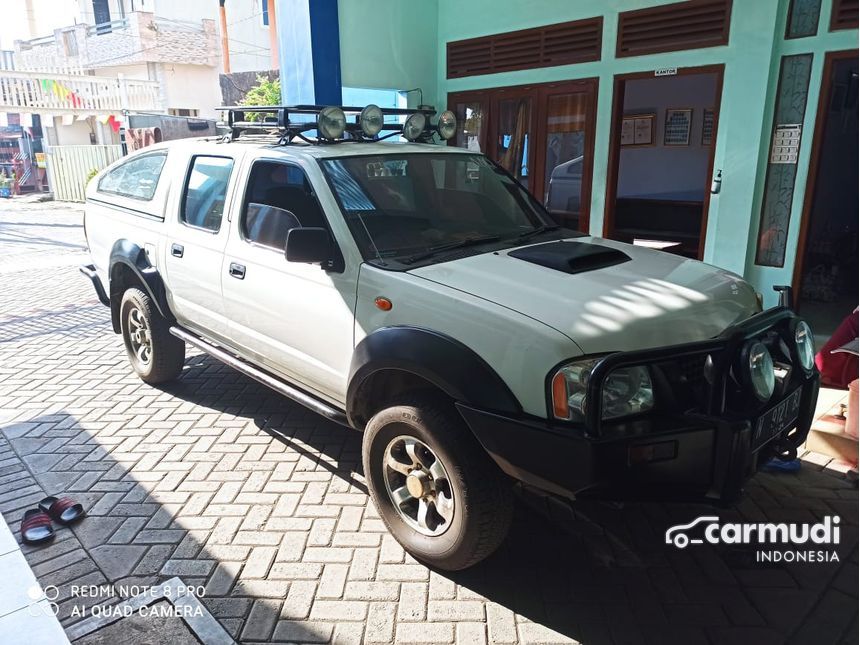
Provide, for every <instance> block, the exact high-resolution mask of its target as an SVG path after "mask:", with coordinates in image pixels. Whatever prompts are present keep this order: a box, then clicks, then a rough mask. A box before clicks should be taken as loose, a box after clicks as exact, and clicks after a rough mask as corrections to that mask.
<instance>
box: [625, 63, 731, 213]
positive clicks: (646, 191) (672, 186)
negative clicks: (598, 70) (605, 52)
mask: <svg viewBox="0 0 860 645" xmlns="http://www.w3.org/2000/svg"><path fill="white" fill-rule="evenodd" d="M715 96H716V75H715V74H698V75H695V76H666V77H660V78H646V79H636V80H630V81H627V82H626V84H625V89H624V113H625V114H637V113H645V114H648V113H656V118H655V132H654V142H655V145H653V146H646V147H639V148H631V147H626V146H625V147H622V148H621V156H620V165H619V172H618V196H619V197H642V196H646V195H657V196H662V197H668V196H669V195H672V194H674V195H676V196H677V198H679V199H684V198H688V199H702V198H703V197H704V189H705V184H706V182H707V181H708V179H709V178H707V177H706V174H707V172H708V161H709V158H710V147H709V146H703V145H702V113H703V109H704V108H713V107H715V105H714V103H715ZM667 108H693V121H692V126H691V129H690V145H688V146H664V145H663V126H664V123H665V119H666V109H667Z"/></svg>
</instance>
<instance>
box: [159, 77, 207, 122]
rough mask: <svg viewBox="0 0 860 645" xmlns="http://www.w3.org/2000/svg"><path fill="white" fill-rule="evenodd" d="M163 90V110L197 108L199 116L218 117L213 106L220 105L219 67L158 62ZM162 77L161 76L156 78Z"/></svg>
mask: <svg viewBox="0 0 860 645" xmlns="http://www.w3.org/2000/svg"><path fill="white" fill-rule="evenodd" d="M160 66H161V75H162V76H163V81H161V82H162V86H163V87H164V90H165V101H166V103H165V105H164V108H165V109H170V108H196V109H198V110H200V116H201V117H205V118H216V117H218V116H220V115H219V114H218V113H217V112H216V111H215V108H216V107H217V106H219V105H221V86H220V85H219V84H218V70H217V69H216V68H214V67H203V66H200V65H170V64H160ZM159 80H161V79H159Z"/></svg>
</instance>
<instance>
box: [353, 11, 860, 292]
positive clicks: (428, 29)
mask: <svg viewBox="0 0 860 645" xmlns="http://www.w3.org/2000/svg"><path fill="white" fill-rule="evenodd" d="M789 2H790V0H754V1H753V0H735V1H734V2H733V6H732V12H731V26H730V37H729V43H728V45H725V46H718V47H709V48H703V49H691V50H684V51H676V52H669V53H661V54H653V55H646V56H633V57H626V58H616V57H615V44H616V35H617V26H618V14H619V13H620V12H624V11H629V10H634V9H641V8H645V7H651V6H656V5H661V4H669V3H667V2H666V1H665V0H663V1H655V0H575V1H574V0H516V1H515V0H469V1H468V2H463V0H427V1H424V2H420V3H419V2H411V1H410V2H406V1H402V0H376V1H374V2H364V1H355V0H339V3H338V10H339V12H340V32H341V63H342V74H343V84H344V86H351V87H384V88H397V89H402V90H406V89H411V88H413V87H421V88H422V89H423V92H424V102H425V103H430V104H434V105H436V107H437V109H438V110H440V111H441V110H442V109H444V108H445V106H446V105H447V96H448V93H449V92H458V91H464V90H476V89H484V88H496V87H505V86H514V85H525V84H529V83H541V82H550V81H563V80H576V79H583V78H597V79H598V94H597V110H596V123H595V142H594V168H593V178H592V182H593V183H592V190H591V215H590V232H591V233H592V234H594V235H601V234H602V232H603V224H604V214H605V208H606V203H605V202H606V181H607V173H608V164H609V147H610V133H611V125H612V124H611V113H612V100H613V96H612V93H613V84H614V83H613V81H614V77H615V75H617V74H626V73H633V72H647V71H650V70H655V69H662V68H671V67H677V68H684V67H700V66H705V65H715V64H721V65H724V66H725V67H724V76H723V87H722V97H721V101H720V111H719V127H718V132H717V139H716V148H715V157H714V169H715V170H716V169H721V170H722V189H721V191H720V193H719V194H718V195H712V196H711V200H710V206H709V212H708V225H707V232H706V236H705V248H704V257H703V259H704V261H705V262H709V263H711V264H714V265H717V266H720V267H723V268H726V269H729V270H731V271H734V272H736V273H739V274H741V275H744V276H745V277H746V278H747V279H748V280H750V281H751V282H752V283H753V284H754V285H755V287H756V288H757V290H758V291H760V292H761V293H762V294H763V296H764V298H765V304H766V305H767V306H769V305H773V304H775V303H776V294H775V293H774V292H773V291H772V286H773V285H775V284H791V281H792V274H793V271H794V266H795V260H796V258H795V256H796V250H797V244H798V236H799V230H800V220H801V210H802V206H803V200H804V194H805V189H806V180H807V176H808V171H809V160H810V151H811V147H812V140H813V135H814V125H815V118H816V110H817V105H818V98H819V92H820V88H821V80H822V69H823V65H824V56H825V53H826V52H830V51H840V50H847V49H852V48H854V49H856V47H857V37H858V34H857V30H842V31H832V32H831V31H829V24H830V12H831V5H832V3H831V0H822V7H821V14H820V18H819V25H818V32H817V35H816V36H811V37H806V38H799V39H793V40H786V39H785V38H784V34H785V27H786V20H787V16H788V7H789ZM371 6H372V7H373V9H372V10H370V7H371ZM594 16H603V39H602V53H601V58H600V60H599V61H595V62H588V63H579V64H575V65H564V66H557V67H544V68H538V69H527V70H519V71H512V72H504V73H498V74H488V75H482V76H469V77H465V78H457V79H448V78H447V74H446V43H448V42H449V41H455V40H462V39H466V38H475V37H479V36H485V35H490V34H495V33H500V32H505V31H513V30H517V29H526V28H529V27H537V26H541V25H547V24H552V23H559V22H566V21H570V20H577V19H582V18H591V17H594ZM798 53H812V54H813V64H812V75H811V79H810V85H809V92H808V97H807V106H806V112H805V118H804V124H803V125H804V128H803V137H802V140H801V146H800V152H799V159H798V164H797V176H796V184H795V190H794V196H793V200H792V206H791V220H790V226H789V231H788V247H787V250H786V258H785V265H784V266H783V267H780V268H773V267H762V266H757V265H756V264H755V248H756V242H757V238H758V234H759V230H758V229H759V219H760V213H761V208H762V196H763V193H764V180H765V175H766V170H767V162H768V154H769V145H770V137H771V128H772V125H773V110H774V98H775V95H776V91H777V82H778V76H779V69H780V60H781V57H782V56H786V55H792V54H798ZM415 102H416V99H415V98H414V97H411V98H410V105H414V104H415Z"/></svg>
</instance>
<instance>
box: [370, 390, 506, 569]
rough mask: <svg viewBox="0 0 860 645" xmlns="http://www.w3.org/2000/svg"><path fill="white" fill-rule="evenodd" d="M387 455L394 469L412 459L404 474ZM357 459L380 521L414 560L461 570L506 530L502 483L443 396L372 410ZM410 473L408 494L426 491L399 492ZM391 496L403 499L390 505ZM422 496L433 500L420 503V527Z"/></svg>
mask: <svg viewBox="0 0 860 645" xmlns="http://www.w3.org/2000/svg"><path fill="white" fill-rule="evenodd" d="M415 440H417V442H416V441H415ZM410 441H411V442H412V443H411V444H410V443H409V442H410ZM409 445H412V451H413V452H412V454H413V455H416V456H417V457H419V459H418V462H420V463H421V465H422V468H421V469H420V472H421V473H423V475H422V474H420V473H419V474H418V476H416V470H419V469H416V468H415V464H416V463H417V462H416V461H415V460H414V459H412V458H411V457H410V456H409V454H408V453H409ZM425 449H429V451H430V453H429V454H428V453H427V451H426V450H425ZM388 456H393V457H394V460H395V461H397V462H398V464H397V468H402V467H403V466H404V462H408V461H412V465H411V466H408V465H407V466H406V467H405V470H406V471H408V472H411V473H412V474H411V475H407V473H406V472H400V471H398V470H395V469H393V468H392V467H390V466H389V465H387V463H386V461H387V457H388ZM362 461H363V465H364V475H365V478H366V480H367V483H368V488H369V489H370V494H371V497H372V498H373V501H374V503H375V504H376V508H377V509H378V510H379V515H380V517H381V518H382V521H383V522H384V523H385V526H386V527H387V528H388V530H389V532H390V533H391V534H392V535H393V536H394V538H395V539H396V540H397V541H398V542H399V543H400V544H401V545H402V546H403V548H404V549H405V550H406V551H408V552H409V553H410V554H412V555H413V556H414V557H415V558H416V559H418V560H421V561H422V562H424V563H426V564H428V565H430V566H434V567H437V568H439V569H444V570H447V571H457V570H460V569H465V568H467V567H470V566H472V565H473V564H475V563H477V562H479V561H481V560H483V559H484V558H486V557H487V556H488V555H490V554H491V553H492V552H493V551H495V550H496V549H497V548H498V546H499V545H500V544H501V543H502V541H503V540H504V538H505V536H506V535H507V533H508V529H509V528H510V524H511V516H512V514H513V495H512V491H511V485H510V482H509V481H508V480H507V479H506V478H505V477H504V475H503V474H502V472H501V471H500V470H499V468H498V467H497V466H496V464H494V463H493V462H492V461H491V460H490V458H489V457H488V456H487V454H486V453H485V452H484V450H483V448H482V447H481V446H480V444H478V442H477V440H476V439H475V438H474V436H472V433H471V431H470V430H469V429H468V428H467V427H466V425H465V423H464V422H463V420H462V419H461V418H460V416H459V415H458V414H457V412H456V410H455V409H454V407H453V405H451V403H450V402H448V401H444V400H438V399H436V398H434V397H431V396H415V397H411V398H408V399H404V400H403V401H402V402H399V403H398V404H397V405H391V406H390V407H386V408H385V409H383V410H381V411H380V412H378V413H376V414H375V415H374V416H373V417H372V418H371V419H370V421H369V422H368V424H367V427H366V428H365V431H364V439H363V443H362ZM436 461H438V462H439V464H440V465H441V468H440V467H439V465H437V464H436ZM440 475H443V476H440ZM410 477H412V479H413V481H412V482H411V485H413V489H414V490H415V492H416V493H418V494H423V492H424V491H427V490H428V489H429V491H430V492H429V493H427V495H426V496H424V497H422V498H420V499H419V498H416V497H415V493H413V492H412V491H411V490H410V491H409V495H410V497H409V498H405V494H406V491H405V490H404V486H405V485H407V484H409V478H410ZM428 479H429V480H430V481H429V483H427V480H428ZM392 490H394V491H399V494H398V492H391V491H392ZM395 497H397V498H398V499H405V501H403V502H402V503H401V504H396V503H395V501H394V499H395ZM422 499H424V500H430V499H432V500H434V502H433V503H432V504H430V503H429V502H428V503H425V509H430V510H427V511H426V512H425V514H424V526H423V527H422V526H421V525H420V521H419V516H420V508H421V501H422ZM449 499H451V500H453V503H449V501H448V500H449ZM445 516H447V518H446V517H445Z"/></svg>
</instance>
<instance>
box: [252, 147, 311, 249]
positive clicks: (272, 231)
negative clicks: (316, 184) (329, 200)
mask: <svg viewBox="0 0 860 645" xmlns="http://www.w3.org/2000/svg"><path fill="white" fill-rule="evenodd" d="M300 227H319V228H327V227H326V222H325V217H324V216H323V213H322V209H321V208H320V205H319V202H318V201H317V198H316V196H315V195H314V193H313V190H312V189H311V184H310V182H309V181H308V178H307V177H306V176H305V173H304V171H303V170H302V169H301V168H299V167H297V166H291V165H289V164H283V163H274V162H269V161H258V162H257V163H255V164H254V166H253V168H252V169H251V175H250V177H249V178H248V190H247V192H246V193H245V209H244V214H243V216H242V234H243V235H244V236H245V239H246V240H248V241H249V242H254V243H255V244H262V245H263V246H268V247H271V248H273V249H277V250H279V251H283V250H284V247H285V246H286V244H287V233H288V232H289V231H290V229H293V228H300Z"/></svg>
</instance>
